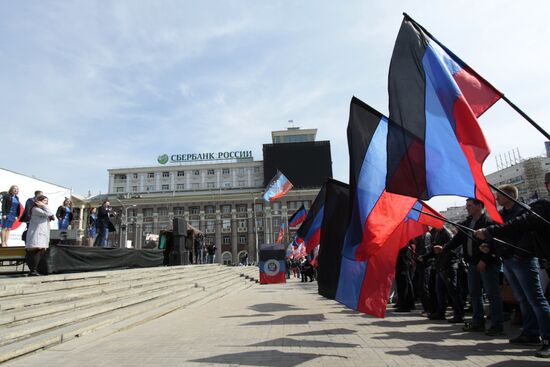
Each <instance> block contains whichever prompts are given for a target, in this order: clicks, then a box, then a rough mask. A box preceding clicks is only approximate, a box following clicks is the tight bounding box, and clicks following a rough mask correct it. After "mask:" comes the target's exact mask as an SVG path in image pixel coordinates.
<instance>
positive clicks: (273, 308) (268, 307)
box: [248, 303, 303, 312]
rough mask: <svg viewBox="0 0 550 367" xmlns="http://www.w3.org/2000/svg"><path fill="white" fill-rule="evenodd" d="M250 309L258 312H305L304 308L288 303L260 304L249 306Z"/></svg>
mask: <svg viewBox="0 0 550 367" xmlns="http://www.w3.org/2000/svg"><path fill="white" fill-rule="evenodd" d="M248 309H250V310H253V311H256V312H277V311H295V310H303V308H298V307H295V306H294V305H289V304H286V303H259V304H257V305H252V306H249V307H248Z"/></svg>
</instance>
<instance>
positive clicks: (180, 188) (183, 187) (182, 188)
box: [176, 184, 185, 191]
mask: <svg viewBox="0 0 550 367" xmlns="http://www.w3.org/2000/svg"><path fill="white" fill-rule="evenodd" d="M176 190H178V191H182V190H185V184H177V185H176Z"/></svg>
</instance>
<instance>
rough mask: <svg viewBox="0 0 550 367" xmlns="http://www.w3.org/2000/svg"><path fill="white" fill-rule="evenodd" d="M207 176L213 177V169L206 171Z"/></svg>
mask: <svg viewBox="0 0 550 367" xmlns="http://www.w3.org/2000/svg"><path fill="white" fill-rule="evenodd" d="M206 174H207V175H210V176H211V175H213V174H214V170H213V169H209V170H208V171H206Z"/></svg>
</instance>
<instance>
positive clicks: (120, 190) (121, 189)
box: [116, 187, 124, 192]
mask: <svg viewBox="0 0 550 367" xmlns="http://www.w3.org/2000/svg"><path fill="white" fill-rule="evenodd" d="M116 192H124V187H117V188H116Z"/></svg>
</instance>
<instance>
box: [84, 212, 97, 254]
mask: <svg viewBox="0 0 550 367" xmlns="http://www.w3.org/2000/svg"><path fill="white" fill-rule="evenodd" d="M96 226H97V208H90V214H89V216H88V227H87V230H86V232H87V234H88V247H93V246H94V240H95V237H96V235H97V228H96Z"/></svg>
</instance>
